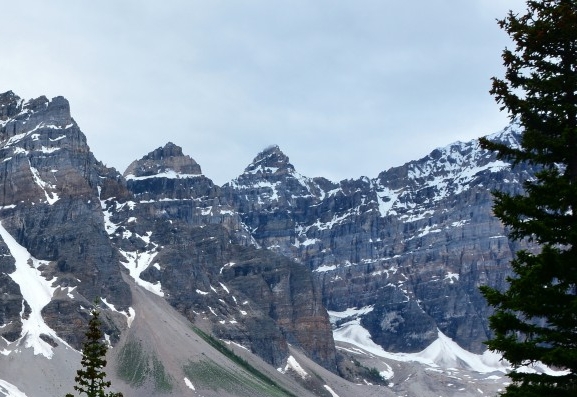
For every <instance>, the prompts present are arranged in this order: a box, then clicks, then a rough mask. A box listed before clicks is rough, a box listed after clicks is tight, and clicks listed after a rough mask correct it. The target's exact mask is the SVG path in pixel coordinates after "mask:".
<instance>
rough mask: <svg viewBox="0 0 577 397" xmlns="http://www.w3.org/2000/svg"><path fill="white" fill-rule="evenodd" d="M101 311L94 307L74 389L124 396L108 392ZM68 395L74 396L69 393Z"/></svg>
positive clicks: (100, 396) (90, 396)
mask: <svg viewBox="0 0 577 397" xmlns="http://www.w3.org/2000/svg"><path fill="white" fill-rule="evenodd" d="M99 317H100V312H99V311H98V310H97V309H93V310H92V312H91V318H90V321H89V323H88V331H86V341H85V342H84V345H83V347H82V360H81V362H80V363H81V365H82V368H81V369H79V370H78V371H77V372H76V377H75V378H74V381H75V382H76V385H75V386H74V390H76V391H77V392H79V393H80V394H85V395H86V396H87V397H122V393H112V392H111V393H106V391H105V390H106V389H107V388H109V387H110V382H109V381H106V380H104V379H105V377H106V373H105V372H104V370H103V368H104V367H106V359H105V356H106V351H107V350H108V348H107V346H106V344H105V343H104V341H103V340H102V337H103V336H104V334H103V333H102V331H101V330H100V326H101V323H100V319H99ZM66 397H73V395H72V394H67V395H66Z"/></svg>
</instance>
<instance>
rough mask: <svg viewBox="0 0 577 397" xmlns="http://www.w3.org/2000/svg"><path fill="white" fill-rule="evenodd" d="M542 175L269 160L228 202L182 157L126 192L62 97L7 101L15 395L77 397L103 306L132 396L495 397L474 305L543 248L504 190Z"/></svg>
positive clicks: (223, 190)
mask: <svg viewBox="0 0 577 397" xmlns="http://www.w3.org/2000/svg"><path fill="white" fill-rule="evenodd" d="M520 134H521V132H520V129H519V127H518V126H516V125H515V124H511V125H510V126H508V127H507V128H505V129H504V130H503V131H501V132H499V133H497V134H494V135H492V136H491V139H493V140H496V141H501V142H505V143H507V144H508V145H510V146H515V145H518V142H519V139H520ZM534 172H535V170H533V169H532V168H530V167H528V166H523V165H517V166H515V167H514V168H512V167H511V165H510V164H508V163H506V162H503V161H501V160H498V159H497V158H496V156H495V154H493V153H490V152H487V151H485V150H483V149H481V148H480V147H479V144H478V142H477V141H476V140H475V141H470V142H457V143H453V144H450V145H448V146H446V147H442V148H438V149H435V150H433V151H432V152H431V153H430V154H429V155H428V156H426V157H423V158H421V159H419V160H415V161H411V162H409V163H407V164H404V165H402V166H399V167H395V168H391V169H388V170H385V171H383V172H381V173H380V174H379V175H378V176H376V177H375V178H368V177H360V178H358V179H349V180H343V181H340V182H334V181H330V180H328V179H325V178H322V177H317V178H310V177H306V176H303V175H301V174H299V173H298V172H297V170H296V169H295V167H294V166H293V165H292V164H291V163H290V161H289V158H288V157H287V156H286V155H285V154H284V153H283V152H282V151H281V149H280V148H279V147H278V146H270V147H268V148H266V149H264V150H263V151H262V152H261V153H259V154H258V155H257V156H256V157H255V158H254V160H253V161H252V163H251V164H249V165H248V166H247V167H246V168H245V170H244V171H243V172H242V173H241V174H240V175H239V176H238V177H237V178H235V179H233V180H232V181H230V182H229V183H226V184H225V185H223V186H218V185H216V184H214V183H213V182H212V181H211V179H210V178H209V177H207V176H205V175H204V174H203V173H202V170H201V167H200V165H199V164H197V163H196V161H194V160H193V159H192V158H191V157H190V156H188V155H186V154H184V153H183V152H182V149H181V148H180V147H179V146H177V145H175V144H173V143H170V142H169V143H167V144H166V145H165V146H163V147H160V148H157V149H154V150H152V151H151V152H150V153H148V154H146V155H144V156H143V157H142V158H140V159H138V160H135V161H133V162H132V163H131V164H130V165H129V167H128V168H127V169H126V170H125V171H124V173H122V174H121V173H120V172H118V171H117V170H115V169H114V168H109V167H107V166H105V165H104V164H103V163H101V162H99V161H98V160H97V159H96V158H95V157H94V155H93V153H92V152H91V151H90V148H89V146H88V144H87V139H86V136H85V135H84V134H83V132H82V131H81V130H80V128H79V126H78V124H77V123H76V122H75V120H74V119H73V118H72V116H71V113H70V105H69V103H68V101H67V100H66V99H65V98H63V97H56V98H53V99H52V100H48V99H47V98H46V97H39V98H36V99H32V100H23V99H21V98H20V97H18V96H17V95H16V94H14V93H13V92H11V91H8V92H6V93H3V94H0V292H1V293H0V335H1V336H2V338H1V339H0V353H2V354H1V355H0V395H6V396H18V397H22V396H27V397H33V396H49V395H58V394H60V395H64V394H65V393H67V392H72V386H73V380H74V373H75V370H76V369H77V368H78V367H79V363H80V354H79V349H80V348H81V344H82V341H83V338H84V331H85V329H86V324H87V322H88V318H89V312H90V310H91V308H92V307H93V304H94V302H95V300H100V302H101V304H100V310H101V312H102V316H101V317H102V319H103V323H104V324H103V329H104V332H105V334H106V339H107V341H108V343H109V344H110V350H109V365H108V367H107V370H108V375H109V376H110V377H111V379H112V380H113V386H114V387H115V389H116V390H119V391H122V392H123V393H124V395H125V396H127V397H130V396H136V395H138V396H156V395H179V396H180V395H191V396H304V397H306V396H326V397H335V396H339V397H344V396H349V395H353V394H355V395H358V396H360V397H362V396H376V395H391V396H393V395H394V396H396V395H406V396H429V395H430V396H438V395H440V394H442V395H459V396H468V395H479V392H484V393H491V392H496V391H497V390H498V389H499V388H500V387H503V384H504V383H506V382H507V379H506V378H505V377H504V373H505V372H506V371H507V368H506V363H502V362H500V361H499V357H498V356H496V355H495V354H492V353H489V352H486V351H485V348H484V344H483V342H484V341H485V340H487V338H489V337H490V335H491V334H490V330H489V326H488V316H489V315H490V313H491V310H490V308H489V307H488V306H487V305H486V303H485V301H484V299H483V297H482V296H481V295H480V293H479V290H478V287H479V286H481V285H491V286H493V287H496V288H504V287H505V286H506V282H507V281H506V280H507V277H508V276H511V275H512V274H511V270H510V266H509V262H510V260H511V258H512V256H513V255H514V253H515V251H517V250H519V249H535V247H533V246H531V245H529V243H527V242H524V241H521V242H512V241H510V240H509V239H508V238H507V231H506V230H505V228H504V226H503V225H502V224H501V223H500V222H499V220H498V219H496V218H495V217H494V216H493V214H492V211H491V207H492V196H491V191H492V190H500V191H506V192H510V193H518V192H521V191H522V189H523V181H525V180H529V179H531V178H532V177H533V175H534ZM409 379H412V380H410V381H409Z"/></svg>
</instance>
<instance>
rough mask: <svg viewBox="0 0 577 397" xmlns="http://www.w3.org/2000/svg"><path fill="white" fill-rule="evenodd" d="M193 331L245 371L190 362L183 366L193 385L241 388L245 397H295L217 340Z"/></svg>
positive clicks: (205, 362)
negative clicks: (259, 396)
mask: <svg viewBox="0 0 577 397" xmlns="http://www.w3.org/2000/svg"><path fill="white" fill-rule="evenodd" d="M193 330H194V332H195V333H196V334H197V335H198V336H200V337H201V338H202V339H204V341H206V342H207V343H208V344H210V345H211V346H212V347H213V348H215V349H216V350H218V351H219V352H220V353H222V354H223V355H224V356H225V357H227V358H228V359H230V360H231V361H232V362H234V363H235V364H236V365H238V366H239V367H240V368H242V369H243V370H244V372H240V371H239V372H232V371H230V370H227V369H225V368H222V367H220V366H218V365H217V364H215V363H212V362H208V361H200V362H192V361H189V363H188V364H187V365H185V366H184V372H185V374H186V375H187V377H188V378H189V379H190V380H191V381H193V383H195V382H196V383H197V384H199V385H202V386H205V387H206V388H208V389H211V390H219V389H224V390H226V391H229V392H233V391H234V392H238V391H239V389H242V390H243V392H244V393H245V395H246V396H253V395H255V394H260V395H266V396H270V397H297V396H295V395H294V394H292V393H291V392H290V391H288V390H286V389H285V388H283V387H282V386H281V385H279V384H278V383H276V382H275V381H274V380H272V379H271V378H270V377H268V376H267V375H265V374H264V373H262V372H260V371H259V370H258V369H256V368H255V367H253V366H252V365H250V364H249V363H248V362H247V361H246V360H245V359H243V358H241V357H239V356H237V355H236V354H235V353H234V352H233V351H232V350H230V349H229V348H228V347H227V346H226V345H225V344H224V343H222V342H221V341H220V340H218V339H216V338H214V337H212V336H211V335H209V334H207V333H206V332H203V331H202V330H200V329H198V328H196V327H193Z"/></svg>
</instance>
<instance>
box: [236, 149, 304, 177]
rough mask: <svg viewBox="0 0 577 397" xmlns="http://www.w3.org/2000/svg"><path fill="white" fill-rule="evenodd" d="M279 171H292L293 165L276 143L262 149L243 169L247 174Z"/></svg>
mask: <svg viewBox="0 0 577 397" xmlns="http://www.w3.org/2000/svg"><path fill="white" fill-rule="evenodd" d="M279 171H285V172H286V171H289V172H290V171H294V166H293V165H292V164H291V163H290V161H289V158H288V156H287V155H285V154H284V153H283V152H282V150H280V148H279V147H278V145H271V146H269V147H267V148H266V149H264V150H263V151H262V152H260V153H259V154H258V155H257V156H256V157H255V158H254V160H253V161H252V163H251V164H250V165H249V166H248V167H246V168H245V170H244V172H245V173H249V174H258V173H262V174H275V173H278V172H279Z"/></svg>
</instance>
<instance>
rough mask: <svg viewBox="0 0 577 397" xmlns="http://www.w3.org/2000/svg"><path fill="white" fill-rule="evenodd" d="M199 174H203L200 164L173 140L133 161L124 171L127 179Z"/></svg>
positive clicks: (178, 176)
mask: <svg viewBox="0 0 577 397" xmlns="http://www.w3.org/2000/svg"><path fill="white" fill-rule="evenodd" d="M199 175H202V171H201V169H200V165H199V164H198V163H197V162H196V161H194V160H193V159H192V158H191V157H190V156H186V155H184V154H183V153H182V148H181V147H180V146H177V145H175V144H174V143H172V142H168V143H167V144H166V145H164V147H159V148H157V149H155V150H153V151H152V152H150V153H148V154H147V155H146V156H144V157H142V158H141V159H140V160H136V161H133V162H132V163H131V164H130V165H129V166H128V168H127V169H126V171H124V177H125V178H127V179H136V178H151V177H165V178H186V177H189V176H199Z"/></svg>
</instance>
